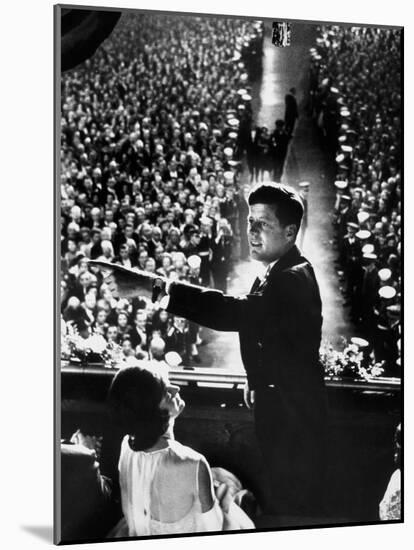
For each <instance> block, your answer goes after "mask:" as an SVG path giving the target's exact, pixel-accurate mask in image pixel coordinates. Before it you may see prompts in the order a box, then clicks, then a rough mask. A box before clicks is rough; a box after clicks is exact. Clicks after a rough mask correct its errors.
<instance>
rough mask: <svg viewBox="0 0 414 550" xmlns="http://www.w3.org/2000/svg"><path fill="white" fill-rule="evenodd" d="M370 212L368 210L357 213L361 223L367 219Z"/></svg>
mask: <svg viewBox="0 0 414 550" xmlns="http://www.w3.org/2000/svg"><path fill="white" fill-rule="evenodd" d="M369 216H370V215H369V213H368V212H358V214H357V218H358V221H359V223H364V222H366V221H367V219H368V218H369Z"/></svg>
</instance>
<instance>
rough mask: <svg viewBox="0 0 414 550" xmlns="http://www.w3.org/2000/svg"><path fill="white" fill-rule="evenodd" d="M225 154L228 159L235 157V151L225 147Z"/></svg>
mask: <svg viewBox="0 0 414 550" xmlns="http://www.w3.org/2000/svg"><path fill="white" fill-rule="evenodd" d="M223 153H224V154H225V155H226V157H231V156H233V149H232V148H231V147H225V148H224V149H223Z"/></svg>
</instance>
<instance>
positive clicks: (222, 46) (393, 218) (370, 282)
mask: <svg viewBox="0 0 414 550" xmlns="http://www.w3.org/2000/svg"><path fill="white" fill-rule="evenodd" d="M150 7H151V6H150V5H147V6H144V5H142V6H137V8H139V9H123V8H121V7H119V8H117V7H111V8H108V7H106V8H105V7H102V8H101V7H97V6H94V7H91V6H86V5H85V6H79V5H77V6H72V5H58V6H55V7H54V46H55V52H54V56H55V59H54V62H55V74H54V86H55V106H54V107H55V159H56V160H55V204H54V207H55V285H56V288H55V291H56V300H55V302H56V303H55V314H56V319H55V429H56V433H55V478H54V479H55V501H54V513H55V523H54V542H55V543H56V544H73V543H91V542H103V541H121V540H123V541H126V540H131V539H146V538H158V537H172V536H173V537H181V536H184V535H186V536H187V535H193V536H200V535H206V534H208V535H214V536H216V535H219V534H226V533H228V534H240V533H243V537H248V536H249V535H248V534H249V533H253V532H264V531H272V532H276V531H281V530H296V529H308V528H309V529H310V528H315V527H319V528H321V527H343V526H348V527H349V528H351V527H353V526H361V525H377V524H378V525H382V524H390V523H401V522H403V521H404V506H403V504H404V490H403V488H404V483H403V481H404V475H403V473H404V470H403V457H404V444H403V442H404V437H403V435H404V418H403V383H404V376H403V367H404V360H403V357H404V349H403V348H404V346H403V344H402V342H403V338H404V331H403V305H404V273H403V240H404V224H403V221H404V219H403V206H404V202H403V196H404V194H403V118H404V113H403V76H404V75H403V72H404V71H403V42H404V29H403V26H402V25H403V23H404V22H403V21H402V22H401V23H402V25H401V26H395V25H379V24H374V23H375V19H373V24H368V23H358V17H355V21H356V22H355V23H341V22H335V21H330V22H329V21H326V22H321V21H311V20H309V21H301V20H297V19H288V18H287V19H286V18H283V17H281V15H280V13H281V12H280V13H279V15H278V6H277V5H275V6H274V10H273V11H274V17H273V18H270V17H261V16H260V14H258V16H257V17H256V16H254V15H252V16H245V15H240V16H238V15H237V14H236V12H234V15H231V16H230V15H213V14H208V13H206V14H200V13H184V12H178V11H173V10H174V6H173V5H171V11H168V12H166V11H155V10H150V9H149V8H150ZM143 8H148V9H143ZM206 10H208V7H206ZM251 12H252V13H253V14H254V6H253V5H252V6H251ZM283 13H286V10H285V9H284V10H283ZM379 533H380V532H379ZM226 540H228V541H229V542H230V543H231V542H232V539H231V538H230V539H226ZM246 540H247V539H246ZM249 540H250V539H249ZM252 540H254V539H252ZM252 540H250V544H251V543H252ZM211 542H213V543H215V538H213V539H211ZM137 544H142V543H141V542H139V543H137Z"/></svg>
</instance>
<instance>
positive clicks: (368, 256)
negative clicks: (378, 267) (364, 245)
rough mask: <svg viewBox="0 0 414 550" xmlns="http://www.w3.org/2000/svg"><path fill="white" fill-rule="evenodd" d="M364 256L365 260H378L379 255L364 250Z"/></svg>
mask: <svg viewBox="0 0 414 550" xmlns="http://www.w3.org/2000/svg"><path fill="white" fill-rule="evenodd" d="M362 258H363V259H364V260H372V261H374V260H378V256H377V255H376V254H374V253H371V252H364V253H363V255H362Z"/></svg>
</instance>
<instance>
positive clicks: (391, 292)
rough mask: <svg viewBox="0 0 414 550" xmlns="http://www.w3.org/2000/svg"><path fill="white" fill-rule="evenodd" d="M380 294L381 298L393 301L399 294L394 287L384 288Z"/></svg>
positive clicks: (380, 290)
mask: <svg viewBox="0 0 414 550" xmlns="http://www.w3.org/2000/svg"><path fill="white" fill-rule="evenodd" d="M378 294H379V295H380V296H381V298H385V299H386V300H391V298H394V297H395V295H396V294H397V291H396V290H395V288H394V287H393V286H382V287H381V288H380V289H379V291H378Z"/></svg>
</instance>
